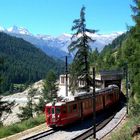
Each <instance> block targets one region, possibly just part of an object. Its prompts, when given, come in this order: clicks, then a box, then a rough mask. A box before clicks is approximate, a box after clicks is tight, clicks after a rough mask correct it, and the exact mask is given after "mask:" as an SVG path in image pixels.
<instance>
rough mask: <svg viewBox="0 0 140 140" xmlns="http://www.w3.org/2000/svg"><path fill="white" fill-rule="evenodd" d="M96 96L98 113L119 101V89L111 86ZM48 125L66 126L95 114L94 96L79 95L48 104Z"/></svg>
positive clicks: (46, 109) (88, 94)
mask: <svg viewBox="0 0 140 140" xmlns="http://www.w3.org/2000/svg"><path fill="white" fill-rule="evenodd" d="M95 96H96V112H98V111H101V110H104V109H106V108H109V107H110V106H113V105H115V104H117V103H118V101H119V98H120V97H119V88H118V87H117V86H115V85H111V86H109V87H106V88H104V89H101V90H98V91H97V92H96V93H95ZM45 114H46V123H47V125H48V126H50V127H60V126H65V125H68V124H70V123H73V122H76V121H77V120H82V119H83V118H85V117H88V116H90V115H92V114H93V95H92V93H91V92H89V93H86V92H85V93H79V94H78V95H76V96H75V97H74V98H73V99H70V100H62V101H59V102H52V103H48V104H46V106H45Z"/></svg>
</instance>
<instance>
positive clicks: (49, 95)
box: [43, 70, 58, 102]
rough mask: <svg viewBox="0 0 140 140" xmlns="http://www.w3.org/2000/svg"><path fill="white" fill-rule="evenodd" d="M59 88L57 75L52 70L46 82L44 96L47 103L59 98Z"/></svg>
mask: <svg viewBox="0 0 140 140" xmlns="http://www.w3.org/2000/svg"><path fill="white" fill-rule="evenodd" d="M57 91H58V86H57V84H56V74H55V73H54V71H53V70H50V71H49V72H48V74H47V76H46V79H45V80H44V86H43V94H44V99H45V100H47V102H50V101H52V100H53V99H54V98H56V97H57Z"/></svg>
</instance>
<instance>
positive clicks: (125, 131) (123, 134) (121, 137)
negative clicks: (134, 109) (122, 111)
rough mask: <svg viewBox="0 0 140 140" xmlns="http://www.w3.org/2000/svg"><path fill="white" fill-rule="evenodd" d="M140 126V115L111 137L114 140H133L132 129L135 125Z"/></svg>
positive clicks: (129, 120) (130, 119)
mask: <svg viewBox="0 0 140 140" xmlns="http://www.w3.org/2000/svg"><path fill="white" fill-rule="evenodd" d="M137 124H140V115H139V116H133V117H130V118H129V119H128V121H127V122H126V123H125V125H124V126H123V127H122V128H121V129H120V130H119V131H118V132H117V133H113V134H112V135H111V139H112V140H132V136H131V133H132V129H133V128H134V126H135V125H137Z"/></svg>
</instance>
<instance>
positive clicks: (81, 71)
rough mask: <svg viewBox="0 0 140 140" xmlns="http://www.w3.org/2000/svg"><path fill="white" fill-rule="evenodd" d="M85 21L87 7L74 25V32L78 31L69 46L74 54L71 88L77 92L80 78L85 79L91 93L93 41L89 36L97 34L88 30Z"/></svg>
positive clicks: (82, 10) (83, 8)
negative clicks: (90, 78)
mask: <svg viewBox="0 0 140 140" xmlns="http://www.w3.org/2000/svg"><path fill="white" fill-rule="evenodd" d="M85 22H86V20H85V7H84V6H83V7H82V8H81V11H80V18H79V19H75V20H74V21H73V23H74V25H73V27H72V31H74V30H75V31H76V32H75V33H74V34H73V36H72V42H71V44H70V45H69V46H68V49H69V51H70V52H74V53H75V56H74V60H73V63H72V65H71V68H70V76H71V77H70V78H71V83H70V88H71V89H73V91H74V90H75V88H76V87H77V83H78V82H77V81H78V78H79V77H80V76H82V77H85V81H86V86H85V89H86V90H87V91H89V52H90V51H91V48H90V46H89V41H95V40H92V39H91V38H90V37H89V36H88V35H87V34H88V33H95V32H96V30H91V29H87V28H86V23H85Z"/></svg>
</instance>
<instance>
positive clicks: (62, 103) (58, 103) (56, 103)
mask: <svg viewBox="0 0 140 140" xmlns="http://www.w3.org/2000/svg"><path fill="white" fill-rule="evenodd" d="M64 104H66V102H55V103H54V102H50V103H48V104H46V106H53V105H55V106H61V105H64Z"/></svg>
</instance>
